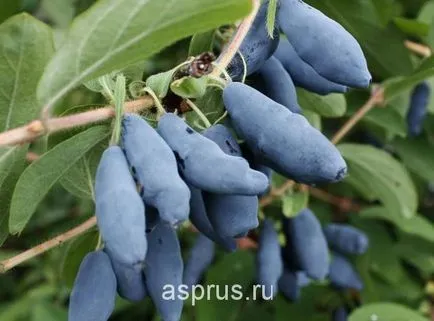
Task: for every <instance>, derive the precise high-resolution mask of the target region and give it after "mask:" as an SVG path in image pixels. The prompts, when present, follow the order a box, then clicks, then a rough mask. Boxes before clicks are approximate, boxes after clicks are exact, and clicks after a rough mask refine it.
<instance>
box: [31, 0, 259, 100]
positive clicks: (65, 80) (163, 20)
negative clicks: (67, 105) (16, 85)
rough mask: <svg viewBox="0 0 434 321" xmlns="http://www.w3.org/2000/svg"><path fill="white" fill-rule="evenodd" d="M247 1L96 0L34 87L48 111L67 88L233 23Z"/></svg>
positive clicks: (242, 13) (243, 12)
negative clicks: (183, 40) (198, 34)
mask: <svg viewBox="0 0 434 321" xmlns="http://www.w3.org/2000/svg"><path fill="white" fill-rule="evenodd" d="M251 7H252V4H251V1H249V0H220V1H215V0H203V1H194V0H176V1H175V0H170V1H161V0H147V1H146V0H140V1H137V0H100V1H98V2H96V3H95V4H94V5H93V6H92V7H91V8H90V9H89V10H87V11H86V12H84V13H83V14H81V15H80V16H79V17H77V18H76V19H75V20H74V23H73V24H72V27H71V30H70V32H69V35H68V38H67V39H66V40H65V42H64V44H63V46H62V47H61V49H60V50H58V51H57V53H56V54H55V56H54V57H53V59H52V60H51V62H50V63H49V65H48V66H47V68H46V70H45V73H44V75H43V77H42V79H41V82H40V83H39V87H38V92H37V93H38V98H39V100H40V101H41V103H42V104H43V105H45V106H47V107H52V106H53V105H54V104H55V103H56V102H57V101H58V100H59V99H60V98H61V97H63V96H64V95H65V94H66V93H68V92H69V91H70V90H71V89H72V88H74V87H76V86H77V85H79V84H80V83H82V82H84V81H87V80H89V79H93V78H97V77H98V76H101V75H104V74H107V73H109V72H111V71H114V70H119V69H122V68H124V67H126V66H129V65H131V64H133V63H136V62H139V61H142V60H144V59H145V58H147V57H149V56H151V55H152V54H154V53H157V52H158V51H160V50H161V49H163V48H164V47H166V46H168V45H170V44H172V43H174V42H175V41H177V40H180V39H182V38H185V37H187V36H189V35H192V34H194V33H197V32H202V31H206V30H209V29H212V28H215V27H218V26H220V25H223V24H226V23H231V22H234V21H235V20H237V19H239V18H241V17H243V16H245V15H246V14H248V12H249V11H250V10H251Z"/></svg>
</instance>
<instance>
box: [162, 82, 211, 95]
mask: <svg viewBox="0 0 434 321" xmlns="http://www.w3.org/2000/svg"><path fill="white" fill-rule="evenodd" d="M207 82H208V80H207V78H206V77H202V78H194V77H182V78H181V79H177V80H175V81H174V82H172V83H171V84H170V89H171V90H172V91H173V93H174V94H176V95H178V96H180V97H182V98H199V97H203V95H205V92H206V86H207Z"/></svg>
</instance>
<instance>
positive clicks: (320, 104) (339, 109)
mask: <svg viewBox="0 0 434 321" xmlns="http://www.w3.org/2000/svg"><path fill="white" fill-rule="evenodd" d="M297 97H298V103H299V104H300V106H301V108H302V109H303V110H311V111H314V112H316V113H317V114H319V115H321V116H324V117H342V116H343V115H344V114H345V111H346V110H347V102H346V100H345V96H344V95H342V94H330V95H327V96H321V95H318V94H314V93H311V92H309V91H307V90H304V89H301V88H297Z"/></svg>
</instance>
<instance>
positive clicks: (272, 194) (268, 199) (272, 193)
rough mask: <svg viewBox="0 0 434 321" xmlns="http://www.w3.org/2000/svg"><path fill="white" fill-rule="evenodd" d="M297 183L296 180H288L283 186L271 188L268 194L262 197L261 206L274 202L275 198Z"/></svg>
mask: <svg viewBox="0 0 434 321" xmlns="http://www.w3.org/2000/svg"><path fill="white" fill-rule="evenodd" d="M294 185H295V182H294V181H292V180H287V181H286V182H285V183H284V184H282V186H280V187H279V188H276V189H271V191H270V193H268V195H266V196H264V197H262V198H261V201H260V202H259V205H260V207H266V206H268V205H270V204H271V203H273V201H274V199H276V198H279V197H281V196H283V195H284V194H285V193H286V192H287V191H288V190H289V189H291V188H292V187H293V186H294Z"/></svg>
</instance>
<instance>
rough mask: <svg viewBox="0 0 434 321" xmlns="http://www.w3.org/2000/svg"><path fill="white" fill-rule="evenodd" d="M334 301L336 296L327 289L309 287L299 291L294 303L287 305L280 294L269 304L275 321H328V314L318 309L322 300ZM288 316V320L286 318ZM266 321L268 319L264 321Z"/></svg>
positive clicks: (286, 301)
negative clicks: (273, 309)
mask: <svg viewBox="0 0 434 321" xmlns="http://www.w3.org/2000/svg"><path fill="white" fill-rule="evenodd" d="M325 298H326V299H328V300H333V301H334V300H336V299H337V298H336V294H335V293H332V292H331V291H330V290H329V289H328V288H327V287H324V286H319V285H309V286H308V287H305V288H302V289H301V295H300V298H299V299H298V301H297V302H296V303H293V304H291V303H289V302H288V300H286V299H285V298H284V297H283V296H282V295H281V294H280V295H278V296H277V297H276V298H275V299H274V300H273V301H272V302H271V304H272V305H273V307H274V308H275V319H274V320H275V321H288V320H291V319H292V320H296V321H326V320H327V321H328V320H330V319H329V313H327V312H326V311H324V310H323V309H320V308H319V307H320V306H321V302H324V301H322V299H325ZM288 316H290V318H288ZM266 320H268V319H266Z"/></svg>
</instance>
